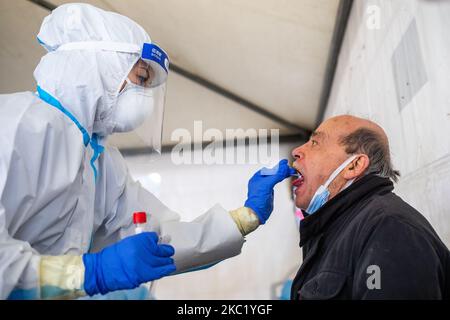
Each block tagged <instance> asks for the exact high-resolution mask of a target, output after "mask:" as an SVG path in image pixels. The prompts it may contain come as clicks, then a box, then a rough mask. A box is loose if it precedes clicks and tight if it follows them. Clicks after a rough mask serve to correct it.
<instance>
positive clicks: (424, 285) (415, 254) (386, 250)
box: [352, 216, 444, 300]
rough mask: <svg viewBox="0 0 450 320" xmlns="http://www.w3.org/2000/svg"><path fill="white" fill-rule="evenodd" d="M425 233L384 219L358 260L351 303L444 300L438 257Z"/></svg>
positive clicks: (405, 224)
mask: <svg viewBox="0 0 450 320" xmlns="http://www.w3.org/2000/svg"><path fill="white" fill-rule="evenodd" d="M422 232H424V231H419V230H418V229H417V228H415V227H414V226H411V225H409V224H408V223H406V222H403V221H401V220H399V218H396V217H389V216H382V217H381V218H380V219H379V221H377V222H376V224H375V227H374V228H373V230H372V232H371V233H370V237H369V238H368V239H366V240H363V242H364V247H363V249H362V252H361V255H360V256H359V257H358V259H357V262H356V266H355V273H354V279H353V297H352V299H357V300H359V299H370V300H372V299H383V300H384V299H389V300H390V299H418V300H420V299H430V298H434V299H442V292H440V290H439V288H440V277H442V276H443V275H444V273H443V270H441V268H440V267H439V266H440V264H439V257H438V256H437V254H436V251H435V250H434V248H433V245H432V244H431V243H430V240H429V239H428V238H427V237H426V235H424V234H422Z"/></svg>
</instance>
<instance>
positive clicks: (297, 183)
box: [292, 175, 304, 188]
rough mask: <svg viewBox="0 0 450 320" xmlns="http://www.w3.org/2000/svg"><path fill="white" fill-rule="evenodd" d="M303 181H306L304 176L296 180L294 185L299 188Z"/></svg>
mask: <svg viewBox="0 0 450 320" xmlns="http://www.w3.org/2000/svg"><path fill="white" fill-rule="evenodd" d="M303 181H304V179H303V176H301V175H299V177H298V178H297V179H295V180H294V182H292V185H293V186H294V187H296V188H298V187H300V186H301V185H302V184H303Z"/></svg>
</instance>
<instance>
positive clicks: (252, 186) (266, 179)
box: [244, 159, 296, 224]
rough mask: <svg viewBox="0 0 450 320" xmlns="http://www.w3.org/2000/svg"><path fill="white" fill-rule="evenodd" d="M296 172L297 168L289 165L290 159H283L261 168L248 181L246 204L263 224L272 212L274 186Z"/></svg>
mask: <svg viewBox="0 0 450 320" xmlns="http://www.w3.org/2000/svg"><path fill="white" fill-rule="evenodd" d="M294 174H296V171H295V169H293V168H291V167H289V166H288V161H287V160H286V159H283V160H281V161H280V162H279V163H278V165H276V166H275V167H273V168H271V169H268V168H263V169H261V170H259V171H258V172H256V173H255V174H254V175H253V177H252V178H251V179H250V181H249V182H248V195H247V201H245V205H244V206H245V207H247V208H250V209H252V210H253V211H254V212H255V213H256V215H257V216H258V218H259V221H260V222H261V224H264V223H266V221H267V219H268V218H269V216H270V214H271V213H272V210H273V188H274V186H275V185H276V184H277V183H278V182H280V181H283V180H284V179H286V178H287V177H290V176H292V175H294Z"/></svg>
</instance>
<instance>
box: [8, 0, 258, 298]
mask: <svg viewBox="0 0 450 320" xmlns="http://www.w3.org/2000/svg"><path fill="white" fill-rule="evenodd" d="M38 39H39V41H40V42H41V43H42V44H43V45H44V46H45V47H46V48H47V50H49V52H48V53H47V54H46V55H45V56H44V57H43V58H42V59H41V61H40V63H39V65H38V66H37V68H36V70H35V73H34V76H35V79H36V81H37V85H38V86H40V87H41V88H43V89H44V90H46V91H47V92H48V93H49V94H51V95H52V96H53V97H55V98H56V99H58V101H59V102H60V103H61V104H62V105H63V106H64V107H65V108H66V109H67V110H68V111H70V112H71V114H72V115H73V116H74V117H75V118H76V119H77V120H78V122H79V123H80V124H81V125H82V127H84V128H85V129H86V131H87V132H88V133H89V135H91V136H92V134H93V133H97V134H98V135H99V136H101V137H106V136H108V135H109V134H111V133H113V128H114V123H113V121H112V120H111V119H112V118H113V117H112V115H113V113H114V106H115V99H116V98H117V90H118V88H119V87H120V86H121V84H122V82H123V80H124V78H126V75H127V73H128V72H129V70H130V68H131V67H132V66H133V64H134V63H135V62H136V56H133V55H131V54H125V53H117V52H112V51H91V50H71V51H58V50H57V49H58V47H59V46H60V45H62V44H66V43H70V42H79V41H93V40H94V41H113V42H130V43H134V44H138V45H141V44H142V43H143V42H150V38H149V36H148V35H147V33H146V32H145V31H144V30H143V29H142V28H141V27H140V26H139V25H137V24H136V23H134V22H133V21H132V20H130V19H128V18H126V17H124V16H121V15H118V14H115V13H111V12H106V11H103V10H100V9H97V8H95V7H93V6H90V5H84V4H69V5H63V6H60V7H58V8H57V9H56V10H54V11H53V12H52V14H51V15H50V16H48V17H47V18H46V19H45V20H44V22H43V25H42V27H41V30H40V33H39V35H38ZM0 122H1V123H0V141H1V143H0V145H1V148H0V298H1V299H5V298H8V297H10V296H11V294H12V293H13V294H12V295H13V296H14V297H19V298H43V297H52V294H51V293H48V292H47V294H45V293H44V292H43V288H44V287H47V289H48V288H50V289H51V288H54V287H60V289H65V290H66V292H67V291H68V292H70V291H77V292H78V295H82V294H83V293H82V292H83V289H82V283H80V281H82V277H83V270H82V269H79V268H78V269H77V268H76V267H74V268H72V269H73V270H71V268H70V266H71V265H72V264H73V265H75V266H79V264H80V261H81V259H80V255H82V254H83V253H86V252H88V251H90V252H96V251H98V250H100V249H101V248H103V247H105V246H107V245H110V244H112V243H115V242H117V241H119V240H120V239H122V238H124V237H126V236H129V235H132V234H133V233H134V226H133V224H132V219H131V217H132V213H133V212H134V211H146V212H147V213H149V214H150V219H149V223H147V229H148V230H151V231H155V232H157V233H158V234H160V236H162V237H163V238H169V239H170V244H171V245H172V246H174V248H175V255H174V260H175V264H176V267H177V272H183V271H186V270H189V269H191V268H196V267H199V266H204V265H208V264H211V263H215V262H218V261H221V260H223V259H226V258H229V257H232V256H235V255H238V254H239V253H240V251H241V247H242V245H243V243H244V238H243V234H244V235H245V233H246V232H244V231H242V230H243V229H242V227H241V225H240V224H241V222H242V219H241V222H239V218H237V217H239V216H241V217H242V214H244V216H246V217H247V218H249V217H250V218H249V219H250V220H252V219H254V217H253V216H254V215H253V214H251V212H248V210H249V209H246V208H244V209H242V208H241V209H238V210H237V211H239V210H244V211H246V212H244V213H243V212H242V211H239V212H240V213H239V214H236V212H234V213H232V214H230V213H229V212H228V211H226V210H225V209H223V208H222V207H221V206H220V205H216V206H214V207H212V208H211V209H210V210H208V211H207V212H206V213H204V214H203V215H201V216H200V217H199V218H197V219H195V220H194V221H192V222H181V221H179V216H178V214H177V213H175V212H173V211H172V210H170V209H169V208H167V207H166V206H165V205H164V204H163V203H161V201H159V200H158V199H157V198H156V197H155V196H154V195H152V194H151V193H150V192H148V191H146V190H145V189H143V188H142V187H141V186H140V184H139V183H137V182H135V181H133V180H132V178H131V177H130V175H129V172H128V170H127V166H126V164H125V161H124V159H123V158H122V156H121V154H120V152H119V151H118V150H117V149H116V148H112V147H108V146H106V147H105V150H104V152H103V153H101V154H100V156H99V158H98V159H97V161H96V162H95V164H96V168H97V170H98V175H97V178H96V179H95V178H94V174H93V170H92V168H91V164H90V161H91V158H92V157H93V150H92V148H91V147H90V146H89V145H88V146H85V145H84V143H83V135H82V133H81V132H80V129H79V128H78V127H77V125H76V124H75V123H74V121H72V120H71V119H70V118H69V117H68V116H67V115H66V114H64V113H63V112H61V111H60V110H58V109H57V108H55V107H54V106H52V105H50V104H48V103H46V102H44V101H43V100H42V99H40V98H39V96H38V95H37V94H36V93H32V92H23V93H15V94H6V95H0ZM247 218H244V220H245V219H247ZM252 221H253V222H252V223H253V224H254V220H252ZM237 225H238V226H239V228H238V227H237ZM254 228H255V227H252V228H251V229H252V230H253V229H254ZM59 258H61V259H59ZM52 259H53V260H52ZM74 259H75V260H76V261H75V262H74ZM44 268H45V270H43V269H44ZM71 272H72V274H71ZM64 273H67V274H65V275H64V276H61V274H64ZM55 277H56V278H58V277H60V278H64V279H66V280H67V277H69V279H72V280H71V281H69V283H67V281H65V283H64V284H62V283H61V281H60V280H58V279H55ZM80 279H81V280H80ZM46 282H47V283H46ZM50 291H51V290H50ZM80 292H81V293H80Z"/></svg>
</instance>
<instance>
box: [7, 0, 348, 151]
mask: <svg viewBox="0 0 450 320" xmlns="http://www.w3.org/2000/svg"><path fill="white" fill-rule="evenodd" d="M47 2H48V3H50V4H53V5H59V4H62V3H66V2H73V1H66V0H47ZM78 2H80V1H78ZM81 2H87V3H91V4H94V5H96V6H99V7H101V8H103V9H106V10H111V11H116V12H119V13H122V14H124V15H127V16H129V17H130V18H132V19H133V20H135V21H137V22H138V23H139V24H141V25H142V26H143V27H144V29H145V30H146V31H147V32H148V33H149V34H150V36H151V38H152V40H153V41H154V42H156V43H158V44H159V45H160V46H161V47H162V48H164V49H165V51H166V52H167V53H168V54H169V56H170V59H171V65H174V66H176V67H178V68H180V69H182V70H185V71H186V72H187V73H189V74H192V75H195V76H197V77H200V78H201V79H204V80H206V81H207V82H208V83H212V84H213V85H214V86H217V87H220V88H221V89H223V90H224V91H226V92H230V93H232V94H233V95H234V96H237V97H240V98H241V99H242V100H245V101H248V102H249V103H250V104H252V105H255V106H257V108H258V109H260V110H263V112H262V113H261V112H255V111H254V110H251V109H249V108H247V107H246V106H245V104H242V103H238V102H236V101H233V100H231V99H229V98H227V97H225V96H223V95H221V94H220V92H219V93H218V92H217V91H214V90H211V89H210V88H208V87H207V86H204V85H202V84H199V83H197V82H194V81H192V80H191V79H189V78H188V77H186V76H184V75H182V74H180V73H177V72H171V73H170V75H169V80H168V92H167V100H166V111H165V118H164V131H163V144H165V145H171V144H174V143H176V141H171V134H172V132H173V131H174V130H175V129H177V128H186V129H188V130H190V131H191V132H193V127H194V125H193V124H194V121H195V120H201V121H202V122H203V123H202V124H203V130H206V129H208V128H217V129H219V130H221V131H222V132H225V129H237V128H242V129H249V128H254V129H279V130H280V135H281V136H283V135H292V134H296V133H298V132H299V131H298V130H297V129H296V128H295V126H296V127H301V128H304V129H306V130H311V129H313V128H314V125H315V123H316V118H317V116H318V112H319V103H320V97H321V93H322V90H323V86H324V80H325V72H326V67H327V62H328V57H329V54H330V48H331V41H332V36H333V31H334V26H335V21H336V16H337V12H338V7H339V0H301V1H300V0H245V1H242V0H221V1H211V0H189V1H181V0H165V1H158V0H92V1H81ZM0 9H1V10H0V67H1V70H2V77H1V79H0V93H7V92H15V91H24V90H34V87H35V83H34V79H33V77H32V73H33V70H34V68H35V65H36V64H37V63H38V62H39V59H40V57H41V56H42V55H43V54H44V50H43V49H42V48H41V47H40V46H39V45H38V44H37V41H36V35H37V33H38V31H39V27H40V24H41V22H42V19H43V18H44V17H45V16H46V15H48V13H49V11H48V10H46V9H44V8H42V7H40V6H38V5H36V4H35V3H32V2H30V1H27V0H20V1H9V0H0ZM264 111H266V112H264ZM264 113H266V114H264ZM271 115H272V116H273V117H272V116H271ZM280 119H281V120H280ZM291 124H292V125H291ZM200 139H201V138H200ZM195 140H198V139H195ZM111 142H112V143H114V144H116V145H118V146H119V147H122V148H133V147H139V144H138V142H137V141H134V140H133V139H132V138H130V137H116V138H114V137H113V138H112V139H111Z"/></svg>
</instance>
